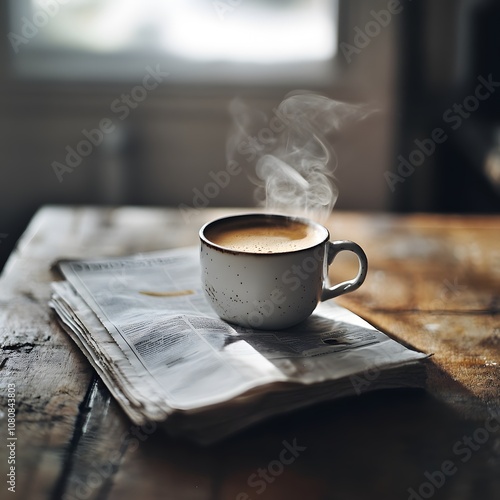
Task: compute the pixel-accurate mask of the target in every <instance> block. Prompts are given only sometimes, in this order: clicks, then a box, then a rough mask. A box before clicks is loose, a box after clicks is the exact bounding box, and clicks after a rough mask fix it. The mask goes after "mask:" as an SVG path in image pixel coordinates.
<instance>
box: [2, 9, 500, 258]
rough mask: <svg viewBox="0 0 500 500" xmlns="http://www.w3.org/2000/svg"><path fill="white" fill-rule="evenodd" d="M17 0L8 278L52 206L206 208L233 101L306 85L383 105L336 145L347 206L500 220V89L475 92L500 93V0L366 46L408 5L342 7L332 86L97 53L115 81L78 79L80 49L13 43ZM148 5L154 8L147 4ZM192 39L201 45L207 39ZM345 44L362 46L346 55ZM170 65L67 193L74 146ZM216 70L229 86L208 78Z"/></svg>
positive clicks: (408, 14)
mask: <svg viewBox="0 0 500 500" xmlns="http://www.w3.org/2000/svg"><path fill="white" fill-rule="evenodd" d="M54 1H55V0H54ZM245 1H246V2H249V3H251V0H245ZM290 1H291V0H290ZM14 3H15V2H7V1H5V2H2V4H1V6H0V23H1V24H0V30H1V31H2V32H3V33H4V36H3V37H2V38H1V40H2V42H0V68H1V69H0V169H1V170H0V267H1V266H2V265H3V263H4V262H5V260H6V258H7V256H8V255H9V253H10V252H11V251H12V249H13V248H14V246H15V243H16V241H17V239H18V237H19V236H20V234H21V233H22V231H23V230H24V228H25V227H26V224H27V223H28V221H29V220H30V218H31V217H32V215H33V214H34V213H35V211H36V210H37V209H38V208H39V207H40V206H42V205H44V204H97V205H120V204H135V205H155V206H168V207H178V206H180V205H181V206H192V205H193V198H194V189H202V188H203V186H204V185H206V183H207V182H209V181H210V180H211V177H210V173H211V172H218V171H220V170H223V169H225V168H226V164H227V159H226V155H225V147H226V137H227V133H228V130H229V129H230V126H231V119H230V115H229V112H228V106H229V104H230V102H231V100H232V99H233V98H235V97H240V98H242V99H244V100H245V102H247V103H248V104H249V106H251V107H253V108H255V109H257V108H258V109H262V110H264V111H265V112H266V113H271V110H272V109H273V108H274V107H276V106H277V105H278V104H279V102H280V101H281V100H282V98H283V97H284V96H285V95H286V94H287V93H288V92H290V91H292V90H295V89H297V88H302V89H303V88H307V89H310V90H312V91H315V92H319V93H322V94H324V95H326V96H328V97H331V98H333V99H340V100H347V101H350V102H368V103H373V104H374V105H375V106H376V107H377V108H378V109H380V110H381V111H380V113H378V114H377V115H376V116H374V117H373V118H371V119H369V120H367V121H365V122H363V123H360V124H358V125H357V126H355V127H352V128H350V129H349V130H346V131H345V132H343V133H342V134H339V135H338V136H337V137H336V138H335V140H334V146H335V148H336V152H337V156H338V160H339V163H338V167H337V170H336V172H335V175H336V179H337V180H336V182H337V185H338V187H339V191H340V196H339V199H338V203H337V205H336V208H335V209H338V210H365V211H393V212H416V211H432V212H458V213H498V212H499V211H500V126H499V125H500V88H496V87H493V88H492V90H491V92H490V95H489V96H488V98H486V99H484V100H481V101H479V100H478V101H477V103H476V102H475V101H474V97H473V96H474V95H475V92H476V88H477V86H478V84H479V83H480V82H481V80H480V78H484V79H485V80H488V79H489V80H490V81H494V82H500V68H499V64H500V60H499V57H498V54H499V50H500V35H499V33H500V31H499V29H498V26H499V23H500V5H499V4H498V2H496V1H493V0H491V1H490V0H483V1H479V0H477V1H472V0H443V1H440V2H432V1H431V0H413V1H410V0H401V2H399V4H398V5H399V7H398V13H397V14H394V15H392V16H391V19H390V21H389V22H388V23H387V25H386V26H379V29H378V31H376V35H375V36H369V37H368V43H366V46H363V47H362V48H359V47H358V46H356V44H355V41H356V35H358V34H359V32H364V33H365V34H366V32H367V31H368V32H369V30H370V29H375V28H374V26H373V24H372V25H371V27H370V26H369V25H368V23H370V22H373V20H374V15H373V12H375V13H380V12H381V11H383V10H387V9H388V7H389V5H393V6H394V5H396V4H394V3H393V2H389V1H379V0H354V1H347V0H340V2H339V14H338V15H339V17H338V19H339V21H338V36H337V38H338V43H339V44H340V47H339V50H338V51H337V55H336V56H335V58H334V59H333V60H331V61H330V62H329V63H328V64H331V68H330V69H331V71H327V72H326V73H325V72H323V73H321V72H318V75H319V76H318V79H317V81H315V80H314V78H313V76H314V74H315V73H314V72H313V71H310V72H309V71H302V72H301V71H296V72H295V73H293V71H292V73H291V74H294V75H295V76H287V74H285V73H283V75H282V77H281V78H280V77H279V73H278V74H277V75H278V76H277V77H276V78H273V79H270V78H267V76H269V75H267V76H266V73H265V71H264V72H263V73H262V74H260V76H259V74H258V73H257V72H254V71H252V70H251V69H250V70H248V68H247V69H246V71H248V76H247V74H246V73H245V75H244V76H242V75H243V73H242V75H240V77H239V78H237V77H236V78H235V77H234V74H236V76H238V75H237V72H238V71H239V69H238V66H237V65H235V66H234V68H232V70H233V71H232V73H230V74H232V75H233V76H229V77H227V78H226V77H225V76H224V75H225V73H224V71H222V70H221V71H218V70H217V67H215V70H214V68H213V67H207V72H205V73H203V71H202V72H201V73H198V75H202V76H198V77H197V76H196V72H195V71H194V69H193V68H194V66H196V65H195V64H194V63H190V62H187V63H185V64H184V65H181V66H174V65H173V63H172V61H170V60H169V59H166V58H165V59H164V60H163V59H161V57H160V58H159V57H158V55H157V54H155V55H154V56H153V55H151V57H150V56H149V55H148V54H145V55H144V56H143V57H142V58H141V57H134V58H133V59H130V60H129V59H127V56H126V55H125V56H116V57H115V58H114V59H106V58H104V57H103V56H102V54H97V53H96V54H95V55H94V56H93V57H94V59H92V58H91V59H90V65H91V67H92V66H93V65H94V64H95V65H96V66H98V65H100V66H104V68H106V67H109V72H108V73H107V76H106V77H102V78H101V77H98V76H95V75H94V76H89V77H88V78H82V77H79V76H76V75H75V74H72V71H71V70H70V69H67V71H65V66H64V64H63V61H64V60H65V59H64V58H66V60H67V61H68V68H69V62H71V64H76V65H77V66H78V65H79V64H80V63H79V61H80V59H79V58H80V57H81V55H80V54H78V53H74V54H71V53H69V52H64V51H63V52H61V54H59V55H58V54H57V53H56V54H52V55H51V58H52V59H51V60H50V61H49V60H47V61H46V60H45V59H44V58H45V57H46V54H45V53H44V52H43V51H41V50H40V51H38V50H37V43H38V41H39V38H37V37H34V38H33V39H32V40H30V42H29V44H27V45H26V46H24V45H23V46H21V47H20V50H19V53H15V51H14V50H13V48H12V45H11V41H10V40H9V38H8V34H9V33H11V32H12V30H13V24H12V23H13V16H14V17H15V15H18V14H17V11H15V13H14V11H13V10H12V5H13V4H14ZM19 3H20V2H19ZM27 3H29V2H27ZM209 3H210V2H209ZM285 3H286V2H285ZM292 3H293V2H292ZM137 5H138V7H137V8H138V9H140V8H141V7H140V5H141V4H140V2H137ZM60 8H61V9H63V8H64V6H63V5H61V6H60ZM14 14H15V15H14ZM27 15H28V17H29V14H27ZM214 15H215V13H214ZM234 15H239V14H238V12H235V14H234ZM117 19H119V18H118V16H117ZM15 20H16V19H14V21H15ZM116 22H119V21H116ZM224 22H225V23H228V22H231V19H226V20H225V21H224ZM283 22H286V21H283ZM49 26H50V24H49V25H48V27H49ZM115 27H116V26H115ZM118 28H119V26H118ZM40 29H46V28H40ZM192 36H193V37H196V36H201V35H200V34H199V33H196V32H193V33H192ZM256 36H258V33H256ZM297 36H301V35H300V34H297ZM358 41H359V40H358ZM254 42H255V40H248V43H249V44H252V43H254ZM228 43H231V40H228ZM277 43H278V41H277ZM342 43H344V44H349V45H350V46H351V47H352V46H355V47H356V49H357V50H356V51H355V52H353V53H351V56H350V57H346V54H345V47H346V45H344V46H343V47H344V51H343V49H342ZM24 49H27V50H24ZM28 49H29V50H28ZM68 54H69V55H68ZM28 56H29V57H28ZM120 57H121V60H120ZM30 58H31V59H30ZM54 60H55V61H56V62H57V61H58V60H59V62H61V64H60V67H61V68H62V69H61V71H60V72H59V73H57V74H56V72H52V71H51V67H52V66H51V64H53V63H54ZM158 61H159V62H160V64H161V65H162V68H164V69H165V71H167V72H170V74H171V76H169V77H168V78H165V81H163V82H162V83H161V84H160V85H159V87H158V88H157V89H156V90H154V92H151V93H150V94H148V96H147V99H146V100H145V101H144V102H142V103H141V104H140V106H138V107H137V108H136V109H133V110H131V111H132V112H131V113H130V116H129V117H128V118H127V119H126V120H123V122H120V123H119V127H117V130H116V131H115V133H113V134H110V135H109V136H106V139H105V141H104V142H103V144H101V145H100V146H99V148H96V149H95V151H93V152H92V154H91V155H89V156H88V157H87V158H85V159H84V161H83V162H82V164H81V165H79V166H78V167H77V168H76V169H75V170H74V171H73V172H71V173H69V174H67V175H66V174H65V175H64V178H63V181H62V182H59V181H58V179H57V177H56V175H55V174H54V171H53V167H52V163H53V162H54V161H62V160H63V159H64V156H65V148H66V146H67V145H76V144H77V143H78V141H79V140H81V138H82V135H81V131H82V129H84V128H87V129H91V128H94V127H95V126H96V125H97V124H98V123H99V121H100V120H101V119H102V118H103V117H107V116H109V114H110V103H112V102H113V101H114V100H115V99H116V98H117V96H120V95H121V94H123V93H127V92H129V91H130V89H131V88H132V87H134V85H137V84H138V83H140V82H141V79H142V78H141V72H144V68H145V67H146V66H148V65H149V64H150V65H153V66H154V65H155V64H157V63H158ZM84 64H89V58H88V57H86V58H85V61H84V59H83V58H82V60H81V65H82V67H84ZM120 64H121V65H122V66H123V65H124V64H125V65H129V66H130V67H131V68H132V69H133V70H134V71H135V70H137V71H136V73H134V74H132V75H131V76H130V75H129V76H126V75H125V76H124V75H122V74H120V71H118V70H116V71H115V70H114V69H115V68H114V66H115V65H116V67H118V66H120ZM292 66H293V64H292ZM31 67H37V68H42V70H43V69H44V68H46V74H45V75H40V73H38V74H37V73H36V72H35V71H33V72H30V68H31ZM19 68H21V69H22V68H24V69H23V70H20V69H19ZM26 68H27V69H26ZM229 69H230V70H231V68H229ZM275 69H276V68H270V69H269V73H271V70H275ZM208 70H210V71H212V73H211V74H214V75H216V77H215V78H211V79H210V78H205V76H206V75H207V74H208ZM292 70H293V67H292ZM242 71H243V70H242ZM132 73H133V72H132ZM90 74H92V72H89V75H90ZM273 74H274V73H273ZM134 75H135V76H134ZM193 75H194V76H193ZM325 75H326V76H325ZM476 104H477V107H476ZM457 105H458V106H460V105H462V106H468V107H469V108H470V109H473V111H470V112H467V110H465V111H464V113H465V114H464V115H463V116H461V119H460V123H459V121H458V118H453V117H456V116H457V113H458V111H456V109H457V108H454V106H457ZM450 110H451V111H450ZM446 113H448V114H446ZM452 126H456V128H452ZM436 129H442V130H443V132H444V133H445V135H446V140H444V141H443V142H442V143H440V144H434V148H432V146H431V145H429V142H426V140H427V141H429V140H430V139H431V138H432V137H433V131H435V130H436ZM416 141H420V143H426V144H428V151H431V150H432V152H431V153H429V154H427V153H425V154H423V155H422V154H420V155H419V154H416V153H414V151H415V150H418V149H419V147H418V146H417V143H416ZM412 153H413V156H412ZM422 156H423V161H422V162H421V164H418V165H413V168H411V166H410V167H406V170H405V167H403V168H402V167H401V166H400V164H401V158H403V159H405V160H406V161H408V160H409V159H410V158H413V159H416V160H417V163H419V158H421V157H422ZM253 168H254V166H253V165H245V172H244V174H243V175H239V176H237V177H235V178H234V179H232V181H231V185H230V186H229V187H228V188H227V189H221V192H220V193H219V194H218V195H217V196H216V197H214V198H213V199H210V203H209V205H210V206H212V207H215V206H252V205H253V204H254V203H255V202H254V197H253V192H254V186H253V185H252V182H251V180H250V178H251V176H252V173H253ZM403 174H404V175H403Z"/></svg>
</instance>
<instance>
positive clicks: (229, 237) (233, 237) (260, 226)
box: [207, 219, 325, 253]
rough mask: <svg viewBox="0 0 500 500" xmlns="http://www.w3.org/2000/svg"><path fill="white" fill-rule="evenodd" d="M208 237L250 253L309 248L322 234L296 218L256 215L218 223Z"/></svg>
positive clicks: (319, 240)
mask: <svg viewBox="0 0 500 500" xmlns="http://www.w3.org/2000/svg"><path fill="white" fill-rule="evenodd" d="M207 237H208V238H209V239H210V241H212V242H213V243H215V244H216V245H219V246H221V247H224V248H227V249H229V250H235V251H239V252H250V253H283V252H293V251H297V250H303V249H306V248H311V247H312V246H314V245H317V244H318V243H320V242H321V241H323V239H324V237H325V235H324V234H322V233H321V232H320V231H319V230H318V229H317V228H315V227H314V226H308V225H307V224H304V223H302V222H299V221H297V222H296V221H288V222H287V223H282V222H280V221H279V220H275V219H269V220H267V219H255V220H252V219H250V220H245V221H240V222H232V223H226V224H221V225H217V226H215V227H213V228H211V230H210V233H209V234H207Z"/></svg>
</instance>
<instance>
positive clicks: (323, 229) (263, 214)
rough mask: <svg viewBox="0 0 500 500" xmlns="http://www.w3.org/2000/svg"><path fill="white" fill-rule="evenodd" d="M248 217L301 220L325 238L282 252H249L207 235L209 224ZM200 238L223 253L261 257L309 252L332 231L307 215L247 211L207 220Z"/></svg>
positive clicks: (324, 240)
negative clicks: (216, 241)
mask: <svg viewBox="0 0 500 500" xmlns="http://www.w3.org/2000/svg"><path fill="white" fill-rule="evenodd" d="M246 218H259V219H279V220H289V221H294V222H299V223H302V224H304V225H306V226H309V227H311V226H313V227H315V228H317V229H318V230H319V231H321V232H323V233H324V238H323V239H322V240H321V241H318V243H315V244H314V245H311V246H308V247H306V248H300V249H295V250H285V251H281V252H272V253H262V252H249V251H245V250H234V249H231V248H227V247H224V246H221V245H218V244H217V243H214V242H213V241H211V240H209V239H208V237H207V236H206V235H205V231H206V230H207V229H208V228H209V226H212V225H216V224H222V223H225V222H228V221H231V220H237V219H240V220H241V219H246ZM198 235H199V238H200V240H201V242H202V243H204V244H205V245H207V246H208V247H210V248H213V249H214V250H218V251H221V252H223V253H229V254H232V255H254V256H259V257H273V256H279V255H288V254H295V253H299V252H308V251H310V250H311V249H313V248H316V247H317V246H319V245H323V244H325V243H326V242H327V241H328V240H329V239H330V232H329V231H328V229H327V228H326V227H325V226H323V225H322V224H320V223H319V222H316V221H314V220H311V219H308V218H306V217H296V216H292V215H284V214H276V213H266V212H255V213H245V214H235V215H227V216H224V217H219V218H217V219H213V220H211V221H209V222H206V223H205V224H203V226H202V227H201V228H200V230H199V233H198Z"/></svg>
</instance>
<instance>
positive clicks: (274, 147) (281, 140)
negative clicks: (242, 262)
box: [227, 91, 373, 220]
mask: <svg viewBox="0 0 500 500" xmlns="http://www.w3.org/2000/svg"><path fill="white" fill-rule="evenodd" d="M230 112H231V115H232V117H233V122H234V126H233V130H232V133H231V134H230V137H229V139H228V143H227V156H228V160H235V157H236V156H242V157H243V158H244V159H245V160H246V161H247V162H248V164H250V165H251V166H252V167H254V168H255V175H254V176H251V178H252V180H253V182H254V183H255V184H256V193H255V195H256V200H257V201H258V202H259V204H260V205H263V206H265V207H266V208H267V209H268V210H270V211H273V212H284V213H287V214H293V215H305V216H307V217H311V218H314V219H319V220H322V219H324V218H326V217H327V216H328V215H329V214H330V212H331V210H332V208H333V206H334V205H335V202H336V201H337V197H338V189H337V187H336V185H335V183H334V175H333V174H334V171H335V169H336V168H337V156H336V154H335V151H334V150H333V148H332V146H331V139H333V138H334V134H335V133H336V132H338V131H339V130H340V129H341V128H342V127H343V126H345V125H348V124H350V123H352V122H355V121H358V120H362V119H364V118H366V117H367V116H368V115H369V114H371V113H372V112H373V110H372V109H369V108H368V107H367V106H365V105H359V104H348V103H345V102H340V101H334V100H332V99H329V98H327V97H324V96H321V95H317V94H311V93H305V92H298V91H296V92H293V93H290V94H288V96H287V97H286V98H285V99H284V101H283V102H282V103H281V104H280V105H279V106H278V108H276V109H274V110H273V116H272V117H271V118H269V117H268V116H266V115H265V114H264V113H263V112H261V111H257V110H254V109H250V108H249V107H248V106H246V105H245V104H244V103H243V102H242V101H241V100H239V99H236V100H234V101H233V102H232V103H231V106H230Z"/></svg>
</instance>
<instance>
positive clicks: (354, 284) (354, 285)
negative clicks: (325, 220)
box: [321, 240, 368, 301]
mask: <svg viewBox="0 0 500 500" xmlns="http://www.w3.org/2000/svg"><path fill="white" fill-rule="evenodd" d="M327 245H328V247H327V253H328V257H327V258H328V261H327V262H328V266H330V264H331V263H332V262H333V259H335V257H336V256H337V254H339V253H340V252H343V251H348V252H352V253H354V254H356V257H357V258H358V261H359V270H358V275H357V276H356V277H355V278H353V279H352V280H348V281H343V282H342V283H339V284H338V285H334V286H332V287H330V288H323V291H322V292H321V301H323V300H328V299H333V298H334V297H338V296H339V295H343V294H344V293H349V292H354V290H357V289H358V288H359V287H360V286H361V285H362V284H363V282H364V281H365V278H366V273H367V271H368V259H367V258H366V254H365V252H364V251H363V249H362V248H361V247H360V246H359V245H358V244H357V243H354V242H353V241H348V240H340V241H329V242H328V243H327Z"/></svg>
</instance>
